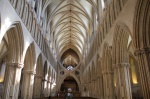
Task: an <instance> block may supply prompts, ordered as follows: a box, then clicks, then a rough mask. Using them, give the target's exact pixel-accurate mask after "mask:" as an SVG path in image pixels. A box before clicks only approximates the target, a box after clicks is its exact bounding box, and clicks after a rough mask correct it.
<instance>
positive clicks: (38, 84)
mask: <svg viewBox="0 0 150 99" xmlns="http://www.w3.org/2000/svg"><path fill="white" fill-rule="evenodd" d="M42 60H43V59H42V54H39V56H38V59H37V62H36V63H37V64H36V75H35V78H34V88H33V98H41V92H42V71H43V70H42V69H43V66H42V65H43V62H42Z"/></svg>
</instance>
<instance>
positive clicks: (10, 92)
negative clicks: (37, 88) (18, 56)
mask: <svg viewBox="0 0 150 99" xmlns="http://www.w3.org/2000/svg"><path fill="white" fill-rule="evenodd" d="M23 66H24V64H21V63H12V62H8V63H7V64H6V74H5V81H4V94H3V99H18V94H19V85H20V77H21V70H22V68H23Z"/></svg>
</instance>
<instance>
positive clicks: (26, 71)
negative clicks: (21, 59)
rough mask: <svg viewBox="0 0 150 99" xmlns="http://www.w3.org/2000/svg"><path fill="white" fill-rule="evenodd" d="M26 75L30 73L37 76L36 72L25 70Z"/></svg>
mask: <svg viewBox="0 0 150 99" xmlns="http://www.w3.org/2000/svg"><path fill="white" fill-rule="evenodd" d="M24 73H28V74H31V75H35V74H36V71H33V70H25V71H24Z"/></svg>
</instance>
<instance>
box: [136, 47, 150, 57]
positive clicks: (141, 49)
mask: <svg viewBox="0 0 150 99" xmlns="http://www.w3.org/2000/svg"><path fill="white" fill-rule="evenodd" d="M144 53H150V48H149V47H146V48H140V49H136V50H135V51H134V55H135V56H137V55H140V54H144Z"/></svg>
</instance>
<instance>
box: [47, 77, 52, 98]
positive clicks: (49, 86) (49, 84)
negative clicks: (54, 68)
mask: <svg viewBox="0 0 150 99" xmlns="http://www.w3.org/2000/svg"><path fill="white" fill-rule="evenodd" d="M47 85H48V87H47V88H48V91H47V92H48V96H50V95H51V81H50V80H49V81H48V82H47Z"/></svg>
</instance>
